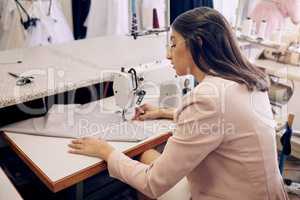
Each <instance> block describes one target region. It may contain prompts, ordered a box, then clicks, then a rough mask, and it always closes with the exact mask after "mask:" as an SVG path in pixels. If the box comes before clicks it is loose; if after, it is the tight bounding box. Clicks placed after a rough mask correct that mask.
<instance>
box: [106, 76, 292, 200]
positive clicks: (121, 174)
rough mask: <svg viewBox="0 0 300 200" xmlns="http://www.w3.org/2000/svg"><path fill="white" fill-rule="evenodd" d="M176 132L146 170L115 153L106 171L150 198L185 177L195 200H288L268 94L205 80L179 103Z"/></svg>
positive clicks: (110, 157)
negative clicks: (278, 157)
mask: <svg viewBox="0 0 300 200" xmlns="http://www.w3.org/2000/svg"><path fill="white" fill-rule="evenodd" d="M175 120H176V122H177V127H176V130H175V132H174V134H173V136H172V137H170V139H169V140H168V142H167V144H166V146H165V149H164V151H163V154H162V155H161V156H160V157H159V158H158V159H157V160H156V161H155V162H154V163H153V164H152V165H150V166H148V165H145V164H142V163H140V162H137V161H134V160H132V159H130V158H129V157H127V156H125V155H124V154H123V153H121V152H118V151H114V152H113V153H112V154H111V155H110V156H109V159H108V170H109V173H110V175H111V176H112V177H115V178H118V179H120V180H122V181H124V182H126V183H128V184H130V185H131V186H133V187H134V188H136V189H138V190H139V191H141V192H143V193H144V194H146V195H147V196H149V197H150V198H157V197H159V196H161V195H162V194H164V193H165V192H167V191H168V190H169V189H170V188H172V187H173V186H174V185H175V184H176V183H177V182H179V181H180V180H181V179H182V178H183V177H185V176H186V177H187V179H188V182H189V185H190V191H191V196H192V199H193V200H220V199H230V200H231V199H233V200H237V199H242V200H262V199H272V200H273V199H274V200H275V199H276V200H287V199H288V197H287V196H286V193H285V191H284V187H283V182H282V177H281V175H280V173H279V169H278V162H277V153H276V141H275V131H274V121H273V119H272V112H271V108H270V103H269V100H268V96H267V93H263V92H257V91H254V92H249V91H248V90H247V89H246V87H245V86H241V85H239V84H237V83H234V82H232V81H228V80H224V79H221V78H216V77H211V76H207V77H206V78H205V79H204V80H203V81H202V82H201V83H200V84H199V85H198V86H197V87H196V88H195V89H194V90H193V91H192V92H191V93H189V94H187V95H186V96H185V97H184V99H183V104H182V105H181V106H180V108H179V109H178V111H177V114H176V117H175Z"/></svg>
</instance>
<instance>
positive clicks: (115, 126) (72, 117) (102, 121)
mask: <svg viewBox="0 0 300 200" xmlns="http://www.w3.org/2000/svg"><path fill="white" fill-rule="evenodd" d="M160 122H162V123H163V124H159V122H158V121H156V120H153V121H147V122H138V121H134V122H133V121H126V122H123V120H122V118H121V114H120V113H115V112H108V111H106V112H103V111H101V110H99V109H97V102H92V103H89V104H86V105H78V104H77V105H74V104H73V105H54V106H53V107H52V108H51V109H50V110H49V112H48V113H47V115H45V116H43V117H38V118H32V119H28V120H24V121H21V122H17V123H13V124H10V125H7V126H5V127H2V128H1V130H2V131H6V132H13V133H23V134H32V135H43V136H53V137H67V138H80V137H85V136H97V137H101V138H103V139H106V140H109V141H141V140H144V139H146V138H148V137H150V136H151V135H153V134H154V131H155V130H156V129H155V128H156V126H161V127H160V128H163V127H166V128H167V127H169V125H170V126H171V123H170V122H168V121H166V120H160ZM154 125H156V126H154ZM161 130H162V129H161ZM168 130H169V129H168V128H167V129H166V131H168Z"/></svg>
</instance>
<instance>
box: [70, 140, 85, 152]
mask: <svg viewBox="0 0 300 200" xmlns="http://www.w3.org/2000/svg"><path fill="white" fill-rule="evenodd" d="M72 142H73V141H72ZM68 146H69V147H70V148H72V149H75V150H78V149H82V148H83V144H74V143H71V144H69V145H68Z"/></svg>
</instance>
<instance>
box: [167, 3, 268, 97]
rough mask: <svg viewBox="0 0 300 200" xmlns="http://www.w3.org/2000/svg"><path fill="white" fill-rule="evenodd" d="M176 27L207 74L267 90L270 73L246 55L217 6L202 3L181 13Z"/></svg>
mask: <svg viewBox="0 0 300 200" xmlns="http://www.w3.org/2000/svg"><path fill="white" fill-rule="evenodd" d="M172 28H173V30H175V31H176V32H177V33H179V34H180V35H182V36H183V38H184V39H185V41H186V45H187V46H188V48H189V49H190V51H191V54H192V57H193V60H194V62H195V64H196V65H197V66H198V67H199V69H200V70H201V71H202V72H204V73H205V74H209V75H212V76H218V77H221V78H224V79H228V80H232V81H235V82H237V83H240V84H245V85H246V86H247V88H248V90H250V91H252V90H254V89H257V90H259V91H267V90H268V87H269V84H268V79H267V76H266V74H265V73H264V72H263V71H262V70H260V69H259V68H257V67H255V66H253V65H252V64H251V63H250V62H249V61H248V60H247V58H246V57H245V56H243V54H242V52H241V50H240V48H239V46H238V43H237V40H236V38H235V36H234V34H233V31H232V29H231V27H230V25H229V23H228V22H227V20H226V19H225V18H224V17H223V16H222V15H221V14H220V13H219V12H218V11H216V10H214V9H211V8H207V7H201V8H195V9H193V10H190V11H187V12H185V13H183V14H181V15H180V16H178V17H177V18H176V19H175V21H174V22H173V24H172Z"/></svg>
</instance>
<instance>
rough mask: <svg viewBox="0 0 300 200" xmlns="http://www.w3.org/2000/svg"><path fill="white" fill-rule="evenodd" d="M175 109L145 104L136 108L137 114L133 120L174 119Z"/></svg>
mask: <svg viewBox="0 0 300 200" xmlns="http://www.w3.org/2000/svg"><path fill="white" fill-rule="evenodd" d="M174 112H175V109H172V108H171V109H163V108H158V107H155V106H152V105H150V104H144V105H142V106H140V107H137V108H135V116H134V117H133V120H140V121H144V120H153V119H172V120H173V115H174Z"/></svg>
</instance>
